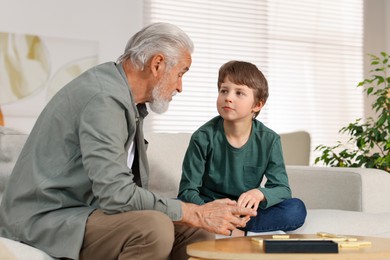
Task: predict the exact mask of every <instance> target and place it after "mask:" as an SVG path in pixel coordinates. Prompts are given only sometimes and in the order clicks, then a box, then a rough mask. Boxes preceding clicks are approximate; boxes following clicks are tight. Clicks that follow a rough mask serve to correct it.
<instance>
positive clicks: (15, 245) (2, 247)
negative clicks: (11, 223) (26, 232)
mask: <svg viewBox="0 0 390 260" xmlns="http://www.w3.org/2000/svg"><path fill="white" fill-rule="evenodd" d="M0 259H6V260H19V259H34V260H54V258H52V257H50V256H49V255H48V254H46V253H45V252H43V251H41V250H38V249H36V248H34V247H31V246H28V245H26V244H23V243H20V242H17V241H14V240H11V239H7V238H3V237H0Z"/></svg>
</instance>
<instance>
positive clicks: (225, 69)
mask: <svg viewBox="0 0 390 260" xmlns="http://www.w3.org/2000/svg"><path fill="white" fill-rule="evenodd" d="M226 77H227V78H228V79H229V80H230V81H231V82H233V83H234V84H237V85H246V86H248V88H250V89H253V94H254V99H255V103H254V104H258V103H259V102H262V103H263V106H264V105H265V102H266V101H267V99H268V95H269V93H268V82H267V79H266V78H265V77H264V75H263V73H262V72H261V71H260V70H259V69H258V68H257V67H256V65H254V64H252V63H250V62H245V61H236V60H232V61H229V62H226V63H225V64H223V65H222V66H221V68H220V69H219V75H218V90H219V89H220V88H221V84H222V83H223V82H224V80H225V78H226ZM259 113H260V112H256V113H255V114H254V118H256V117H257V115H258V114H259Z"/></svg>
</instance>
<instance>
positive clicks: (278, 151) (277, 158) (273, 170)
mask: <svg viewBox="0 0 390 260" xmlns="http://www.w3.org/2000/svg"><path fill="white" fill-rule="evenodd" d="M265 176H266V178H267V182H266V183H265V186H264V188H263V187H259V190H260V191H261V192H262V193H263V194H264V196H265V200H263V201H262V202H261V203H260V208H263V209H264V208H268V207H271V206H273V205H275V204H277V203H279V202H281V201H283V200H285V199H289V198H291V190H290V186H289V184H288V177H287V171H286V166H285V164H284V159H283V152H282V144H281V141H280V137H278V138H276V139H275V141H274V143H273V145H272V147H271V151H270V157H269V161H268V164H267V168H266V170H265Z"/></svg>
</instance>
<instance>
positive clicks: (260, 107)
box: [252, 101, 264, 113]
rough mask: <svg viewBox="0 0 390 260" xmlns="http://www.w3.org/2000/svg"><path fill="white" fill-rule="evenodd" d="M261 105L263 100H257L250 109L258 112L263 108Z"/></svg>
mask: <svg viewBox="0 0 390 260" xmlns="http://www.w3.org/2000/svg"><path fill="white" fill-rule="evenodd" d="M263 106H264V103H263V101H259V102H258V103H257V104H255V105H254V106H253V108H252V111H253V112H254V113H256V112H259V111H260V110H261V109H262V108H263Z"/></svg>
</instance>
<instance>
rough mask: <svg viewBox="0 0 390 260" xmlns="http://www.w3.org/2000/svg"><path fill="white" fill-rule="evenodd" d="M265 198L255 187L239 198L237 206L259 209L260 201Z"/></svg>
mask: <svg viewBox="0 0 390 260" xmlns="http://www.w3.org/2000/svg"><path fill="white" fill-rule="evenodd" d="M263 200H264V194H263V193H262V192H261V191H260V190H258V189H253V190H249V191H247V192H244V193H243V194H241V195H240V197H239V198H238V200H237V206H239V207H244V208H251V209H254V210H257V208H258V207H259V204H260V202H262V201H263Z"/></svg>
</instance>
